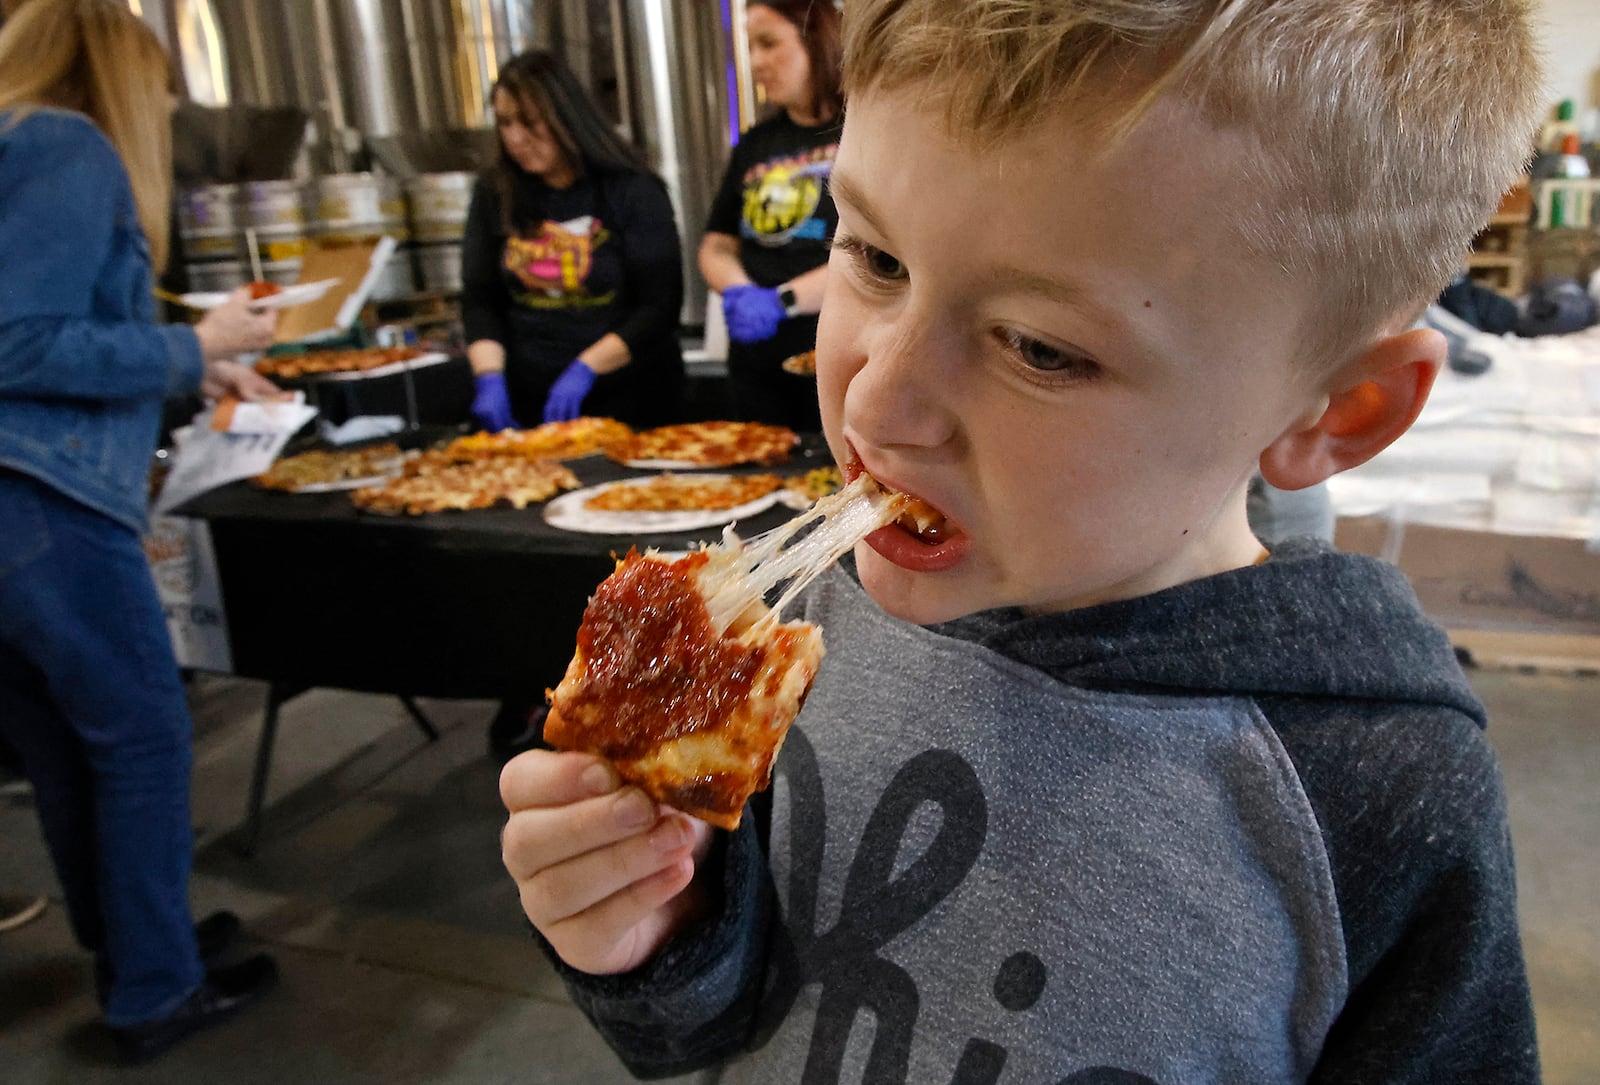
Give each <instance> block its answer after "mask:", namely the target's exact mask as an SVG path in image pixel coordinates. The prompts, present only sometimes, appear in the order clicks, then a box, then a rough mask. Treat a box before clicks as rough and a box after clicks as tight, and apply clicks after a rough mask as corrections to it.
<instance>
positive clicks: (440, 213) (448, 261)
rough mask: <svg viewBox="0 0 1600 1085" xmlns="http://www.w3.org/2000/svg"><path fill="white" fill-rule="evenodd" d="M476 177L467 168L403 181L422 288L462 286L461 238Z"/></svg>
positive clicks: (428, 174)
mask: <svg viewBox="0 0 1600 1085" xmlns="http://www.w3.org/2000/svg"><path fill="white" fill-rule="evenodd" d="M477 180H478V178H477V175H476V174H473V173H467V172H454V173H424V174H422V175H420V176H418V177H415V178H413V179H412V180H411V181H410V182H409V183H408V184H407V185H406V198H407V203H408V204H409V205H410V208H411V236H412V237H413V238H415V239H416V261H417V278H418V280H419V282H420V284H421V286H422V289H424V290H438V291H443V292H447V293H451V292H455V291H459V290H460V289H461V238H462V235H463V234H464V233H465V232H466V229H467V212H468V210H469V209H470V208H471V207H472V190H473V186H474V185H476V183H477Z"/></svg>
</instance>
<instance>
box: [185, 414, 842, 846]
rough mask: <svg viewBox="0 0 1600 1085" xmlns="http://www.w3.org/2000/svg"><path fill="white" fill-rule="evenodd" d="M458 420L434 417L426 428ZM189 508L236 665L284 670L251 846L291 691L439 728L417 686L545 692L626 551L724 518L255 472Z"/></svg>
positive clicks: (275, 672) (596, 469) (587, 461)
mask: <svg viewBox="0 0 1600 1085" xmlns="http://www.w3.org/2000/svg"><path fill="white" fill-rule="evenodd" d="M449 435H451V434H450V433H448V432H446V431H444V430H441V429H438V428H434V429H425V430H423V431H422V432H421V433H420V434H418V435H416V436H415V437H414V440H418V441H431V440H434V439H439V438H442V437H445V436H449ZM831 462H832V460H831V458H830V457H829V455H828V452H827V449H826V446H825V445H824V443H823V441H822V439H821V437H820V436H819V435H809V436H807V437H806V438H805V439H804V440H803V441H802V444H801V446H800V447H799V448H798V449H796V454H795V456H794V458H793V459H792V460H791V462H790V463H788V464H786V465H782V466H780V467H777V468H762V467H747V468H730V469H728V472H729V473H759V472H762V471H778V472H779V473H783V474H798V473H801V472H803V471H807V470H810V469H812V468H814V467H819V466H824V465H826V464H829V463H831ZM568 466H569V467H571V468H572V470H573V473H574V474H576V475H577V476H578V478H579V479H580V481H582V483H583V484H584V485H585V486H589V485H594V484H596V483H601V482H609V481H612V480H615V479H620V478H629V477H637V476H641V475H647V474H650V473H651V472H647V471H638V470H634V469H631V468H627V467H624V466H622V465H620V464H616V463H613V462H612V461H610V460H608V459H606V458H605V457H603V456H590V457H585V458H583V459H577V460H569V461H568ZM176 511H177V514H178V515H181V516H191V517H197V518H199V519H203V520H205V521H207V523H208V525H209V527H210V530H211V539H212V545H213V548H214V550H215V553H216V560H217V572H218V577H219V579H220V581H221V585H222V596H223V601H224V605H225V608H226V611H227V626H228V637H229V641H230V643H231V647H232V653H233V665H234V672H235V673H236V674H239V675H241V676H243V677H248V678H256V679H262V680H265V681H267V682H268V683H270V684H271V685H270V689H271V692H270V693H269V697H268V706H267V716H266V718H265V719H264V721H263V732H262V740H261V749H260V752H259V754H258V758H257V765H256V770H257V782H256V784H255V785H254V786H253V787H252V798H251V803H250V809H249V815H248V817H247V822H246V842H245V843H246V846H247V847H248V846H250V845H252V844H253V839H254V834H255V830H256V828H257V827H258V825H259V811H260V805H261V799H262V797H263V794H264V791H265V784H266V771H267V767H268V765H269V764H270V759H271V749H272V744H273V741H274V734H275V728H276V721H277V709H278V707H279V706H280V705H281V704H282V703H283V701H285V700H287V699H288V698H289V697H292V696H294V695H295V694H296V693H298V692H301V691H304V690H306V689H311V688H316V687H330V688H339V689H351V690H360V691H364V692H372V693H388V694H394V695H397V696H399V697H400V698H401V699H402V701H403V702H404V703H405V704H406V706H407V709H408V710H409V711H411V712H412V715H413V718H414V719H415V720H416V721H417V722H418V724H419V726H420V727H422V729H423V730H424V732H425V733H431V726H430V725H429V724H428V722H427V720H426V718H425V717H424V716H423V715H422V714H421V713H420V712H419V711H417V709H416V706H415V704H414V702H413V698H415V697H418V696H429V697H460V698H478V697H483V698H499V699H505V700H522V701H526V702H528V703H533V702H536V701H538V700H540V699H542V697H543V694H544V691H545V689H546V688H547V687H550V686H553V685H555V684H556V682H557V681H559V680H560V678H561V674H562V672H563V671H564V670H565V668H566V665H567V662H568V660H569V659H571V657H572V650H573V644H574V642H575V639H576V634H577V629H578V625H579V623H580V622H581V620H582V617H583V610H584V607H585V606H586V605H587V601H588V598H589V596H590V594H592V593H593V591H594V588H595V585H597V584H598V583H599V582H600V581H601V580H603V579H605V577H606V576H608V575H609V574H610V572H611V570H612V568H613V567H614V560H613V555H616V556H621V555H622V554H625V553H626V552H627V550H628V548H629V547H631V546H637V547H639V548H640V549H641V550H642V549H644V548H646V547H656V548H658V549H661V550H668V551H672V550H684V549H687V548H688V547H689V546H690V545H692V544H693V543H695V542H697V541H701V540H709V539H715V538H717V537H719V536H720V534H721V530H722V529H721V527H720V526H717V527H710V528H705V529H702V530H700V531H694V532H684V533H674V534H659V535H637V536H634V535H584V534H577V533H573V532H569V531H564V530H561V529H558V528H554V527H551V526H550V525H548V524H546V523H545V522H544V518H543V512H542V506H533V507H530V508H527V509H483V510H477V511H472V512H448V513H437V514H433V515H429V516H422V517H410V516H403V517H396V516H379V515H374V514H371V513H365V512H361V511H360V510H358V509H356V508H355V506H354V505H353V504H352V503H351V501H350V497H349V495H348V494H346V493H326V494H278V493H270V492H266V491H263V490H259V489H257V488H255V487H253V486H251V485H249V484H248V483H238V484H235V485H232V486H227V487H223V488H221V489H219V490H214V491H212V492H211V493H208V494H204V495H202V496H200V497H198V498H195V499H194V500H192V501H190V502H188V503H186V504H185V505H183V506H182V507H181V508H179V509H178V510H176ZM792 515H793V512H792V511H791V510H789V509H788V508H786V507H784V506H782V505H779V506H776V507H774V508H773V509H770V510H768V511H766V512H764V513H762V514H761V515H760V516H757V517H753V518H751V519H750V520H748V521H745V522H743V523H741V524H740V525H739V529H740V532H741V533H742V534H747V535H748V534H754V533H755V532H757V531H762V530H765V529H767V528H769V527H775V526H777V525H778V524H779V523H782V522H783V521H784V520H785V519H787V518H788V517H790V516H792Z"/></svg>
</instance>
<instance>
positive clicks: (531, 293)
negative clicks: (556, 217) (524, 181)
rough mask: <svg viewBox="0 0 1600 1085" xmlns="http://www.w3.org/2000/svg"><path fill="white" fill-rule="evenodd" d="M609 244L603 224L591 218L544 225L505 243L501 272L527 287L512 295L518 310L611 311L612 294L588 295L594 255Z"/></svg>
mask: <svg viewBox="0 0 1600 1085" xmlns="http://www.w3.org/2000/svg"><path fill="white" fill-rule="evenodd" d="M610 240H611V233H610V231H608V230H607V229H606V228H605V224H604V223H602V222H601V221H600V219H599V218H597V217H595V216H594V215H582V216H580V217H578V218H575V219H569V220H567V221H566V222H552V221H550V220H546V221H544V222H542V223H540V225H539V228H538V229H537V230H535V231H534V232H533V233H531V234H526V235H523V236H520V237H508V238H507V239H506V249H505V268H506V271H508V272H510V273H511V275H512V276H513V277H514V278H515V279H516V281H517V282H518V283H520V284H521V285H522V286H523V287H525V288H526V289H525V291H524V292H521V293H515V292H514V296H515V300H516V302H517V304H519V305H524V306H526V307H528V308H529V309H583V308H589V307H590V306H595V305H609V304H611V302H612V301H613V300H614V299H615V298H616V291H615V290H608V291H606V292H605V293H604V294H599V295H595V294H591V293H589V289H588V282H589V272H590V271H591V270H593V268H594V256H595V250H597V249H599V248H600V247H601V246H602V245H604V244H606V243H607V242H608V241H610Z"/></svg>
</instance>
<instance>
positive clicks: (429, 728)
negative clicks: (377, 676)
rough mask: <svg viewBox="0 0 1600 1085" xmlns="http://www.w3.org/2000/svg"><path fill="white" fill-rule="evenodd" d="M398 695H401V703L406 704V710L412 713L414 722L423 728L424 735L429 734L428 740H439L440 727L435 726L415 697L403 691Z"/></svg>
mask: <svg viewBox="0 0 1600 1085" xmlns="http://www.w3.org/2000/svg"><path fill="white" fill-rule="evenodd" d="M398 696H399V697H400V703H401V704H403V705H405V708H406V711H407V712H409V713H410V714H411V720H412V722H413V723H415V724H416V725H417V727H418V728H420V729H421V731H422V733H423V734H424V735H427V736H428V741H429V742H438V741H439V731H438V728H436V727H434V725H433V721H432V720H430V719H428V717H427V716H426V715H424V714H423V712H422V709H420V708H418V707H417V702H416V701H415V700H414V699H413V698H411V697H408V696H406V695H405V694H403V693H402V694H399V695H398Z"/></svg>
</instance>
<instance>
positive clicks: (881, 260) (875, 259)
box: [861, 245, 906, 279]
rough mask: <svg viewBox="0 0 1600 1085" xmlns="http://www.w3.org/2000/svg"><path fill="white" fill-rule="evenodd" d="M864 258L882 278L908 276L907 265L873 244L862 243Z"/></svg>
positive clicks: (873, 271) (874, 272)
mask: <svg viewBox="0 0 1600 1085" xmlns="http://www.w3.org/2000/svg"><path fill="white" fill-rule="evenodd" d="M861 248H862V253H861V256H862V259H864V260H865V261H866V262H867V266H868V267H869V268H871V269H872V273H873V274H874V275H876V276H877V277H878V278H880V279H903V278H905V277H906V266H905V265H904V264H902V263H901V262H900V261H899V260H898V259H896V258H895V257H894V256H891V255H890V254H889V253H886V252H884V251H883V250H882V249H880V248H875V247H874V246H872V245H862V246H861Z"/></svg>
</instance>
